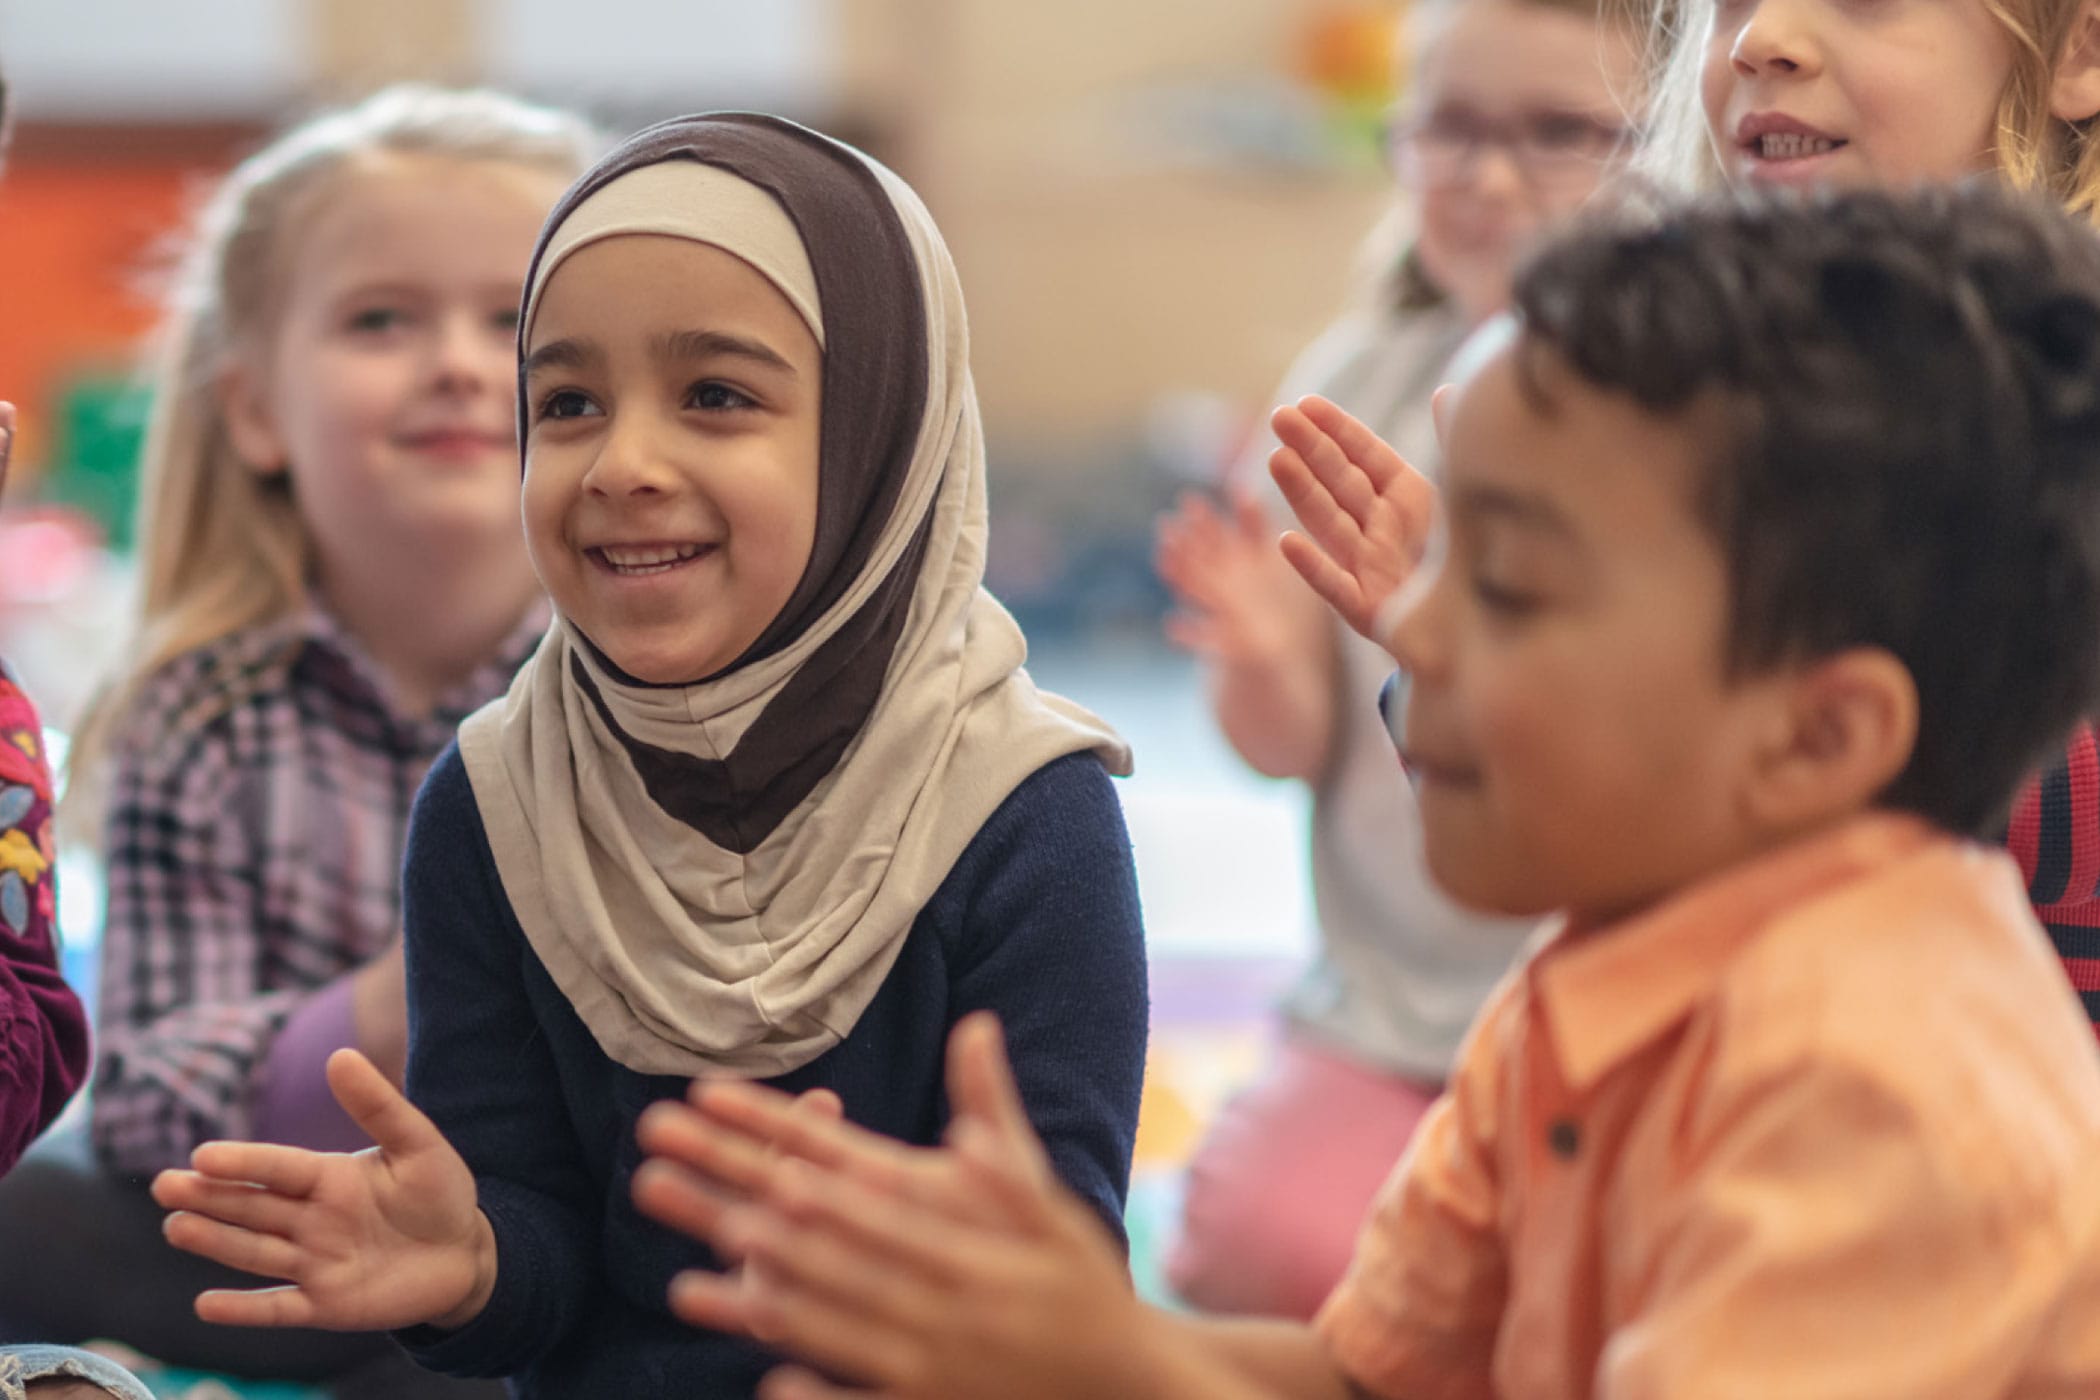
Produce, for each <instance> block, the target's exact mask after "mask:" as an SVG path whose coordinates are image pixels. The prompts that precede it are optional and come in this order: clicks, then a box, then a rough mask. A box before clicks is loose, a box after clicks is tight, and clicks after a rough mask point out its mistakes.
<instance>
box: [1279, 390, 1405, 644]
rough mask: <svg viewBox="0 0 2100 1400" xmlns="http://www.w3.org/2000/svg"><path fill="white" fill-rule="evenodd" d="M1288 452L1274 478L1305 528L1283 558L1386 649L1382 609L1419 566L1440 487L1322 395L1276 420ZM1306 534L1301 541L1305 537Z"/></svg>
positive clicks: (1284, 410)
mask: <svg viewBox="0 0 2100 1400" xmlns="http://www.w3.org/2000/svg"><path fill="white" fill-rule="evenodd" d="M1269 421H1270V424H1271V426H1273V427H1274V428H1275V430H1276V436H1277V438H1278V439H1279V440H1280V441H1281V442H1282V443H1283V445H1282V446H1281V447H1279V448H1277V449H1276V451H1275V452H1274V453H1272V454H1270V457H1269V474H1270V475H1271V476H1273V477H1274V478H1275V479H1276V484H1277V485H1278V486H1279V487H1281V488H1282V490H1283V496H1284V499H1285V500H1286V501H1288V502H1290V506H1291V510H1292V512H1293V513H1294V514H1295V515H1296V516H1297V517H1298V524H1299V526H1300V530H1294V531H1291V532H1290V533H1288V534H1286V535H1285V536H1284V537H1283V542H1282V548H1283V555H1284V557H1285V558H1286V559H1288V560H1290V562H1291V564H1292V566H1293V567H1295V568H1296V569H1297V570H1298V572H1299V573H1300V574H1302V575H1303V576H1304V578H1305V581H1306V582H1307V583H1309V584H1311V585H1312V586H1313V590H1314V591H1315V592H1317V593H1318V594H1319V595H1320V596H1321V597H1322V598H1324V599H1326V600H1327V602H1328V605H1329V606H1331V607H1332V608H1333V609H1334V610H1335V611H1336V612H1338V613H1340V614H1341V616H1342V620H1343V621H1344V622H1347V623H1348V624H1349V626H1350V627H1352V628H1354V629H1355V630H1356V631H1357V632H1359V633H1361V634H1362V635H1364V636H1366V637H1368V638H1370V639H1371V640H1372V641H1374V642H1376V643H1378V644H1379V645H1380V646H1385V645H1387V643H1388V642H1389V640H1390V639H1389V638H1388V637H1385V636H1382V635H1380V633H1381V631H1382V630H1384V625H1385V624H1387V623H1389V622H1390V618H1381V617H1380V615H1379V614H1380V612H1381V610H1382V608H1383V606H1384V605H1385V604H1386V603H1387V602H1388V600H1390V599H1391V598H1393V597H1394V595H1396V594H1397V593H1398V592H1399V591H1400V588H1401V585H1403V584H1405V583H1406V582H1407V580H1408V578H1409V577H1410V576H1412V574H1413V573H1414V570H1415V565H1416V564H1418V563H1420V562H1421V558H1422V553H1423V551H1424V549H1425V548H1426V547H1427V545H1428V542H1429V528H1430V524H1431V521H1432V520H1433V519H1434V517H1435V514H1436V499H1437V492H1436V486H1435V485H1434V484H1433V483H1432V482H1431V481H1430V480H1429V478H1428V477H1426V476H1423V475H1422V474H1421V473H1420V472H1418V471H1416V470H1415V469H1414V468H1413V467H1411V466H1409V465H1408V464H1407V462H1406V460H1405V459H1404V458H1402V457H1401V456H1400V454H1399V453H1397V452H1395V451H1394V450H1393V449H1392V448H1391V447H1390V446H1388V445H1387V444H1386V443H1385V441H1384V440H1383V439H1382V438H1380V437H1379V436H1378V435H1377V434H1376V433H1374V432H1372V431H1371V430H1370V429H1369V428H1367V427H1365V426H1364V425H1363V423H1361V422H1359V421H1358V420H1357V419H1355V418H1353V417H1351V416H1350V415H1349V414H1348V413H1345V412H1344V411H1343V410H1342V409H1340V408H1338V407H1336V406H1335V405H1334V404H1332V403H1330V402H1328V401H1327V400H1326V399H1323V398H1321V397H1319V396H1318V395H1308V396H1307V397H1305V398H1302V399H1300V400H1298V402H1297V403H1295V404H1286V405H1284V406H1283V407H1281V408H1279V409H1277V410H1276V412H1275V414H1274V415H1272V416H1271V418H1270V420H1269ZM1301 531H1302V533H1301Z"/></svg>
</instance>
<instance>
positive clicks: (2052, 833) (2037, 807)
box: [2005, 724, 2100, 1033]
mask: <svg viewBox="0 0 2100 1400" xmlns="http://www.w3.org/2000/svg"><path fill="white" fill-rule="evenodd" d="M2005 843H2006V846H2007V847H2008V848H2009V849H2010V850H2011V851H2012V854H2013V858H2014V859H2015V860H2017V861H2018V862H2019V865H2020V873H2021V874H2022V875H2023V876H2024V877H2025V878H2026V880H2027V894H2028V898H2029V899H2031V900H2032V901H2033V902H2034V912H2035V914H2036V915H2037V916H2038V917H2039V918H2040V919H2041V921H2042V923H2043V925H2044V926H2045V927H2046V928H2047V929H2048V930H2049V937H2050V938H2051V939H2052V940H2053V941H2054V942H2055V944H2056V951H2057V953H2058V955H2059V956H2060V957H2062V958H2063V960H2064V969H2065V971H2066V972H2068V973H2069V974H2070V978H2071V985H2072V987H2074V988H2075V989H2076V990H2077V991H2078V993H2079V995H2080V997H2081V999H2082V1000H2083V1001H2084V1003H2085V1009H2086V1015H2087V1017H2088V1018H2089V1019H2090V1020H2092V1021H2093V1022H2094V1025H2095V1031H2096V1033H2100V741H2096V737H2095V733H2094V729H2093V726H2092V725H2089V724H2088V725H2082V726H2080V728H2079V730H2078V732H2077V733H2076V734H2074V735H2073V736H2072V738H2071V743H2070V746H2069V747H2068V748H2067V749H2066V750H2065V751H2064V753H2063V754H2062V755H2061V756H2060V757H2059V758H2058V759H2057V760H2056V762H2054V763H2053V764H2051V765H2050V766H2049V767H2048V768H2047V769H2045V770H2044V771H2043V772H2042V774H2041V776H2040V777H2038V778H2037V779H2035V781H2034V782H2032V783H2030V784H2029V785H2028V786H2027V788H2026V790H2025V791H2024V792H2022V793H2021V794H2020V797H2019V800H2018V801H2016V802H2015V803H2014V804H2013V812H2012V820H2011V823H2010V825H2009V826H2008V828H2007V831H2006V838H2005Z"/></svg>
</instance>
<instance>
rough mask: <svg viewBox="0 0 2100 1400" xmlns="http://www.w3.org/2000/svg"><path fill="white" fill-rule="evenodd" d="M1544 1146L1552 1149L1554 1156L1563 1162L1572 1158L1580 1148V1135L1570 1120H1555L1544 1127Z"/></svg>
mask: <svg viewBox="0 0 2100 1400" xmlns="http://www.w3.org/2000/svg"><path fill="white" fill-rule="evenodd" d="M1546 1146H1548V1147H1550V1148H1552V1149H1553V1155H1554V1156H1556V1157H1559V1158H1561V1159H1562V1160H1564V1161H1565V1160H1568V1159H1570V1158H1572V1157H1574V1155H1575V1149H1576V1148H1578V1147H1580V1146H1582V1134H1581V1133H1580V1132H1579V1131H1577V1130H1576V1127H1575V1124H1574V1122H1573V1121H1572V1120H1570V1119H1566V1118H1556V1119H1554V1120H1553V1121H1552V1122H1551V1123H1550V1124H1548V1125H1547V1127H1546Z"/></svg>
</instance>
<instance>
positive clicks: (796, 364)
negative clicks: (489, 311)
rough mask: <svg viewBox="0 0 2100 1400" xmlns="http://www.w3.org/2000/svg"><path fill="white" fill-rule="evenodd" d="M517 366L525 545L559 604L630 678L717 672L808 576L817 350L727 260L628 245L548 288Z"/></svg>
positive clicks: (661, 243)
mask: <svg viewBox="0 0 2100 1400" xmlns="http://www.w3.org/2000/svg"><path fill="white" fill-rule="evenodd" d="M525 367H526V380H525V395H526V400H525V402H526V421H527V433H526V439H525V537H526V544H527V547H528V548H529V549H530V550H531V553H532V562H533V567H534V568H535V569H536V570H537V571H538V573H539V577H540V581H541V583H542V584H544V585H545V587H546V589H547V592H548V594H549V595H550V596H551V597H552V598H553V600H554V604H555V606H556V607H557V608H558V609H560V611H561V613H562V615H563V616H564V617H566V618H568V620H569V621H570V622H572V623H573V624H575V626H576V627H577V628H578V629H579V630H581V631H582V632H583V634H584V635H585V636H587V637H589V638H590V639H591V641H592V643H593V644H595V645H596V646H597V647H598V649H599V650H600V651H602V652H604V653H605V655H606V657H607V658H608V659H609V660H610V661H611V662H612V663H613V664H614V665H615V666H618V667H619V668H620V669H621V670H622V671H625V672H626V673H627V674H628V675H630V676H633V677H634V678H636V679H637V680H642V681H648V682H653V683H656V684H682V683H685V682H690V681H696V680H701V679H705V678H706V677H708V676H711V675H713V674H715V673H716V672H718V671H720V670H722V669H723V668H724V667H725V666H728V665H729V664H730V663H731V662H733V661H735V660H736V659H737V658H738V657H739V656H741V655H742V654H743V653H744V652H745V651H746V650H747V649H748V648H749V647H750V646H751V644H752V643H753V642H754V641H756V640H757V639H758V637H759V634H760V633H762V632H764V631H765V629H766V626H767V624H769V623H771V622H772V621H773V619H774V617H775V616H777V615H778V614H779V612H780V610H781V609H782V608H783V607H784V606H785V605H786V604H787V601H788V599H789V598H790V597H791V596H792V595H793V593H794V591H795V586H796V584H797V583H799V582H800V581H801V578H802V574H803V571H804V569H805V568H806V567H807V566H808V563H809V557H810V548H811V545H812V543H813V541H814V539H815V536H816V521H817V475H818V472H817V460H818V422H819V415H818V410H819V407H820V405H821V403H822V394H823V353H822V351H821V350H820V349H819V347H818V345H817V341H816V337H815V336H814V335H813V334H812V333H811V332H810V329H809V327H808V326H807V325H806V324H805V323H804V322H803V320H802V318H801V316H800V315H799V314H798V313H797V312H796V310H795V308H794V306H793V305H792V304H791V303H790V302H789V301H788V300H787V298H786V297H784V296H782V295H781V293H780V291H779V290H778V289H777V288H776V287H774V285H773V284H772V283H771V282H770V281H768V280H767V279H766V278H765V277H764V276H763V275H762V274H760V273H759V272H758V271H757V270H756V269H755V268H753V267H752V266H751V265H750V264H749V263H746V262H744V261H743V260H742V259H741V258H738V257H736V256H735V255H733V254H731V253H727V252H724V251H722V250H721V249H719V248H716V247H713V246H711V245H708V244H704V243H696V242H693V241H691V240H689V239H684V238H672V237H666V236H662V235H656V234H626V235H621V236H618V237H614V238H607V239H605V240H603V241H602V242H598V243H592V244H589V245H587V246H585V247H583V248H581V249H579V250H577V251H576V252H575V253H573V254H571V255H570V256H569V257H568V259H567V260H565V261H564V262H563V263H562V264H561V265H560V266H559V267H558V268H556V269H555V271H554V273H553V275H552V276H551V277H549V278H548V280H547V285H546V287H545V289H544V291H543V292H542V294H541V297H540V301H539V306H538V310H537V313H536V316H535V319H534V321H533V325H532V333H531V338H530V342H529V344H528V346H527V349H526V358H525Z"/></svg>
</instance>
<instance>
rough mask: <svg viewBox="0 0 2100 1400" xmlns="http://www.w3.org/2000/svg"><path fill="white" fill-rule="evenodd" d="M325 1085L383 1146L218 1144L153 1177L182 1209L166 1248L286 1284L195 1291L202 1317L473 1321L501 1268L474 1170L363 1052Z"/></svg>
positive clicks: (346, 1059) (258, 1321)
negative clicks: (314, 1148)
mask: <svg viewBox="0 0 2100 1400" xmlns="http://www.w3.org/2000/svg"><path fill="white" fill-rule="evenodd" d="M328 1085H329V1088H330V1089H332V1090H333V1091H334V1093H335V1097H336V1101H337V1102H339V1103H340V1104H342V1106H343V1108H344V1110H345V1111H346V1112H347V1113H349V1115H350V1117H351V1118H352V1119H353V1120H355V1121H356V1123H357V1125H358V1127H360V1128H362V1129H363V1130H364V1131H365V1132H366V1133H367V1134H369V1135H370V1137H371V1138H372V1141H373V1142H374V1143H375V1144H377V1146H375V1147H371V1148H367V1149H366V1150H364V1151H362V1152H356V1153H343V1152H309V1151H306V1150H305V1149H303V1148H296V1147H280V1146H276V1145H274V1144H269V1143H250V1142H210V1143H206V1144H204V1145H203V1146H202V1147H199V1148H198V1149H197V1150H196V1152H195V1153H193V1154H192V1155H191V1159H190V1160H191V1163H192V1166H193V1167H194V1170H190V1171H180V1170H177V1171H164V1172H162V1173H161V1174H160V1175H159V1176H157V1177H156V1178H154V1181H153V1199H154V1200H156V1201H158V1202H159V1203H160V1204H161V1205H162V1206H164V1207H166V1208H167V1209H169V1210H171V1211H173V1212H175V1213H174V1214H172V1215H170V1216H169V1217H168V1219H167V1222H166V1225H165V1227H164V1228H165V1231H166V1234H167V1237H168V1241H169V1242H170V1243H171V1244H173V1245H175V1246H176V1247H177V1248H180V1249H185V1250H188V1251H189V1252H190V1253H192V1254H200V1255H203V1256H204V1257H205V1258H207V1259H213V1260H216V1261H217V1262H219V1263H221V1264H225V1265H227V1266H229V1267H231V1268H235V1269H240V1270H242V1271H244V1272H247V1273H253V1274H261V1275H263V1276H265V1277H267V1278H277V1279H283V1280H285V1281H286V1282H285V1285H284V1286H282V1287H276V1288H263V1289H253V1290H235V1289H214V1290H212V1291H210V1292H206V1293H202V1294H199V1295H198V1297H197V1316H199V1317H201V1318H203V1319H204V1320H205V1321H206V1322H216V1323H222V1324H224V1325H227V1326H233V1327H319V1328H327V1329H330V1330H334V1331H343V1332H374V1331H385V1330H389V1329H392V1328H397V1327H412V1326H416V1325H419V1324H423V1323H431V1324H434V1325H436V1326H439V1327H443V1328H447V1329H455V1328H459V1327H463V1326H465V1325H466V1324H467V1323H468V1322H471V1321H472V1320H473V1319H474V1318H475V1317H477V1316H479V1314H480V1312H481V1310H482V1308H483V1307H485V1306H486V1305H487V1303H488V1298H489V1294H490V1292H491V1291H492V1289H493V1288H494V1285H495V1278H496V1243H495V1236H494V1235H493V1233H492V1232H491V1231H490V1229H489V1224H488V1219H487V1217H485V1216H484V1215H483V1214H482V1213H481V1211H480V1209H479V1207H478V1206H477V1205H476V1204H475V1189H474V1175H473V1173H472V1171H471V1170H469V1168H468V1167H467V1164H466V1162H465V1161H464V1160H462V1159H461V1157H460V1155H459V1154H458V1153H457V1152H455V1151H454V1150H453V1148H452V1145H451V1144H450V1143H448V1142H446V1141H445V1139H444V1138H443V1136H441V1135H440V1134H439V1132H438V1130H437V1127H436V1125H435V1124H433V1123H432V1122H431V1121H430V1120H429V1119H428V1118H426V1117H425V1116H424V1115H423V1114H422V1112H421V1111H420V1110H418V1109H417V1108H416V1107H415V1105H413V1104H411V1103H410V1102H409V1101H408V1100H407V1099H405V1098H403V1097H402V1095H401V1093H400V1091H399V1090H397V1089H396V1088H394V1086H393V1085H392V1084H390V1083H388V1082H387V1079H386V1076H385V1075H383V1074H381V1073H380V1072H379V1070H378V1069H377V1068H375V1067H374V1066H373V1064H372V1062H371V1061H370V1060H367V1059H366V1058H365V1057H364V1056H363V1055H360V1054H358V1053H357V1052H356V1051H355V1050H338V1051H337V1052H336V1053H335V1054H334V1055H333V1056H331V1057H330V1058H329V1061H328Z"/></svg>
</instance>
